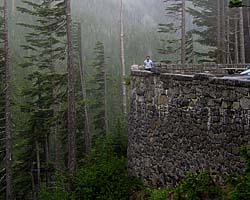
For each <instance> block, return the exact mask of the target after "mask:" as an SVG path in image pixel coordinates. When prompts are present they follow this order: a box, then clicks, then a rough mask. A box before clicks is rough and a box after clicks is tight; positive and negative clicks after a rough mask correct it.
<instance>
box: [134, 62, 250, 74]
mask: <svg viewBox="0 0 250 200" xmlns="http://www.w3.org/2000/svg"><path fill="white" fill-rule="evenodd" d="M135 66H136V65H135ZM142 68H143V67H141V66H140V67H139V66H138V69H142ZM248 68H250V64H196V65H195V64H185V65H183V64H164V63H155V64H154V66H153V69H152V71H153V72H156V73H181V74H194V73H201V72H206V73H212V74H216V75H217V76H221V75H225V74H234V73H238V72H241V71H244V70H245V69H248Z"/></svg>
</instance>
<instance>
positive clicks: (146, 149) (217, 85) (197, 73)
mask: <svg viewBox="0 0 250 200" xmlns="http://www.w3.org/2000/svg"><path fill="white" fill-rule="evenodd" d="M247 66H248V65H230V66H229V65H227V66H226V65H192V66H191V65H189V66H188V65H184V66H183V65H182V66H181V65H160V64H158V65H157V66H155V67H154V68H153V69H152V71H153V72H148V71H144V70H140V69H139V68H138V67H136V66H133V68H132V71H131V74H132V85H131V87H132V88H131V89H132V94H131V109H130V114H129V142H128V163H127V166H128V173H129V174H130V175H132V176H136V177H139V178H141V179H143V180H144V181H145V182H146V183H148V184H150V185H156V186H173V185H176V184H177V183H178V182H179V181H180V180H181V179H182V178H183V177H184V176H185V175H186V173H187V172H194V173H195V172H199V171H204V170H208V171H210V172H211V173H213V174H214V175H215V176H216V177H217V178H218V179H217V180H218V181H219V182H223V181H224V176H225V175H230V174H234V173H238V172H241V171H242V165H243V163H242V160H241V159H240V156H239V154H240V147H241V146H242V145H250V78H249V76H239V75H228V74H229V73H232V71H230V70H228V69H233V70H234V72H236V73H237V72H238V71H242V70H244V69H245V68H246V67H247ZM237 69H239V70H237Z"/></svg>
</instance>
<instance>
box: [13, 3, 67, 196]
mask: <svg viewBox="0 0 250 200" xmlns="http://www.w3.org/2000/svg"><path fill="white" fill-rule="evenodd" d="M24 3H25V5H24V7H19V8H18V10H19V11H21V12H23V13H25V14H28V15H31V16H33V17H34V24H25V23H21V24H20V25H22V26H24V27H26V28H29V29H30V32H29V33H27V35H26V42H27V44H25V45H22V47H23V48H24V50H27V51H28V56H26V57H25V58H26V62H25V63H23V64H22V65H21V66H22V67H24V68H30V71H31V73H30V74H29V75H28V76H27V80H28V81H29V83H30V84H29V87H27V88H25V90H23V94H24V96H25V97H26V105H23V111H24V112H26V113H28V114H27V115H28V120H27V124H26V128H25V130H24V132H23V133H25V135H23V136H24V137H23V143H24V144H25V145H24V147H23V148H24V149H23V155H22V156H23V160H22V162H19V163H20V166H17V168H19V170H22V171H23V172H24V171H25V172H26V173H27V174H26V176H27V175H28V174H31V177H32V179H31V180H32V181H31V182H30V181H28V183H26V184H25V186H26V187H24V188H23V189H25V190H30V191H32V196H33V198H36V197H37V194H38V191H39V188H40V186H41V184H42V182H45V183H46V184H47V185H49V184H50V179H51V170H52V169H53V168H54V166H55V168H56V165H57V163H54V164H55V165H51V164H52V158H51V156H52V151H51V150H52V146H51V144H52V142H51V138H52V136H56V132H55V131H54V130H55V126H56V124H57V122H58V113H55V110H54V108H55V105H56V104H59V103H61V102H63V96H64V95H65V92H66V87H65V85H64V82H65V74H63V73H57V72H56V69H55V66H56V63H57V61H59V60H63V59H64V57H65V53H64V52H65V44H64V43H62V42H61V39H63V38H64V37H65V33H66V31H65V18H66V17H65V5H64V2H63V1H48V0H44V1H42V2H41V3H38V4H36V3H33V2H31V1H24ZM55 91H59V92H55ZM54 143H55V146H56V145H57V143H58V141H56V139H55V140H54ZM57 151H58V149H57V146H56V147H55V153H56V154H57ZM57 156H58V155H55V157H56V159H55V160H56V161H57V159H58V158H57ZM19 180H20V181H21V182H22V180H21V178H20V179H19ZM24 180H25V179H24ZM20 184H23V182H22V183H20ZM19 193H20V196H22V195H24V193H26V195H28V196H29V193H28V192H27V191H23V193H22V192H21V191H19Z"/></svg>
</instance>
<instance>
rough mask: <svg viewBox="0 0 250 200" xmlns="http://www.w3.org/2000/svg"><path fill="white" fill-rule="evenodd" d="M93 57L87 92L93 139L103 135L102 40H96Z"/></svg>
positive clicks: (104, 128)
mask: <svg viewBox="0 0 250 200" xmlns="http://www.w3.org/2000/svg"><path fill="white" fill-rule="evenodd" d="M94 53H95V58H94V60H93V63H92V65H91V67H92V68H93V75H92V79H91V80H90V87H89V88H88V93H89V95H90V96H91V100H90V102H91V103H90V109H91V112H92V119H93V121H92V124H93V126H94V137H95V138H93V139H96V138H99V137H102V136H105V134H106V125H105V112H106V109H105V83H106V81H105V79H106V70H105V56H104V45H103V43H102V42H99V41H98V42H97V43H96V46H95V48H94Z"/></svg>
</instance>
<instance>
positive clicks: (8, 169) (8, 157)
mask: <svg viewBox="0 0 250 200" xmlns="http://www.w3.org/2000/svg"><path fill="white" fill-rule="evenodd" d="M3 12H4V18H3V26H4V30H3V35H4V37H3V38H4V67H5V70H4V72H5V73H4V75H5V85H4V86H5V87H4V91H5V111H4V112H5V129H4V131H5V158H4V161H5V173H6V174H5V176H6V200H12V199H13V191H12V130H11V129H12V127H11V125H12V122H11V85H10V84H11V72H10V52H9V48H10V47H9V29H8V23H9V21H8V3H7V0H4V7H3Z"/></svg>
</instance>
